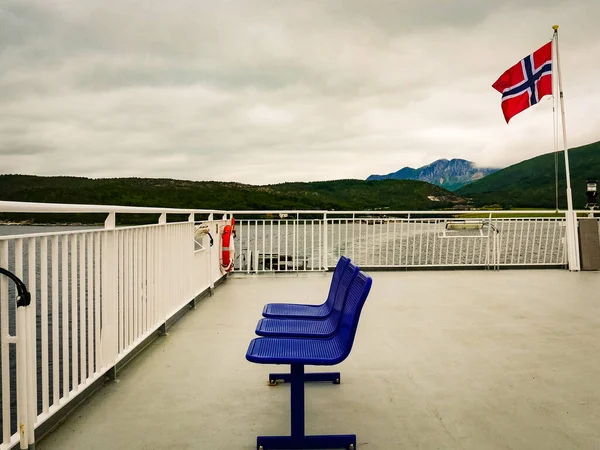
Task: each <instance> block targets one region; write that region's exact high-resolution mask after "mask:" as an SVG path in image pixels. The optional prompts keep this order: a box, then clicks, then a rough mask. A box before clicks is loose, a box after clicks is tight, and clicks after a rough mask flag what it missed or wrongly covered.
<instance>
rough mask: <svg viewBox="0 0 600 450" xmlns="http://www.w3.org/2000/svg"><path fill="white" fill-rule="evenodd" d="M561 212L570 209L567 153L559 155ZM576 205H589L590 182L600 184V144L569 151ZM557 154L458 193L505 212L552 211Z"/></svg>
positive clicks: (494, 175) (530, 161)
mask: <svg viewBox="0 0 600 450" xmlns="http://www.w3.org/2000/svg"><path fill="white" fill-rule="evenodd" d="M558 162H559V164H558V179H559V183H558V189H559V208H561V209H566V207H567V198H566V178H565V157H564V152H560V153H559V155H558ZM569 166H570V169H571V189H572V193H573V205H574V207H575V208H577V209H583V207H584V206H585V204H586V195H585V192H586V180H587V179H588V178H592V179H598V180H600V142H596V143H594V144H589V145H584V146H582V147H577V148H573V149H570V150H569ZM554 174H555V171H554V153H548V154H545V155H541V156H537V157H535V158H532V159H528V160H526V161H522V162H520V163H518V164H515V165H513V166H510V167H507V168H505V169H502V170H499V171H498V172H495V173H492V174H491V175H488V176H487V177H485V178H483V179H481V180H478V181H475V182H473V183H471V184H468V185H466V186H463V187H462V188H460V189H458V190H457V191H456V192H455V193H456V194H457V195H459V196H461V197H468V198H471V199H472V201H473V206H476V207H480V206H487V205H494V204H496V205H501V206H503V207H504V208H508V207H512V208H532V207H535V208H549V209H553V208H554V207H555V204H556V191H555V175H554Z"/></svg>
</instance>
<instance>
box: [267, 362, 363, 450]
mask: <svg viewBox="0 0 600 450" xmlns="http://www.w3.org/2000/svg"><path fill="white" fill-rule="evenodd" d="M290 372H291V373H290V374H286V375H289V377H290V383H291V386H290V401H291V408H290V409H291V436H259V437H258V438H257V440H256V448H257V450H287V449H334V448H343V449H347V450H355V449H356V435H354V434H342V435H332V436H306V435H305V430H304V382H305V380H306V374H305V373H304V366H303V365H301V364H292V367H291V371H290Z"/></svg>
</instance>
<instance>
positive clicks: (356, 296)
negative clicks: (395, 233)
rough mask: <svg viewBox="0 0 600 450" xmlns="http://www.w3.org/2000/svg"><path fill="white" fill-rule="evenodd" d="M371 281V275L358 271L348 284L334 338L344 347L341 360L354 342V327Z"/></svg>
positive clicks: (356, 325) (369, 289)
mask: <svg viewBox="0 0 600 450" xmlns="http://www.w3.org/2000/svg"><path fill="white" fill-rule="evenodd" d="M372 283H373V280H372V279H371V277H370V276H369V275H367V274H366V273H364V272H362V271H360V272H358V274H357V275H356V277H355V278H354V281H353V283H352V285H351V286H350V289H349V292H348V297H347V298H346V302H345V303H344V310H343V311H342V318H341V321H340V325H339V328H338V333H337V335H336V338H337V339H339V342H340V344H341V345H343V346H344V349H345V350H344V355H343V357H342V359H341V360H343V359H345V358H346V357H347V356H348V355H349V354H350V350H351V349H352V344H353V343H354V336H355V335H356V328H357V327H358V319H359V318H360V313H361V311H362V308H363V305H364V304H365V300H367V296H368V295H369V292H370V291H371V284H372Z"/></svg>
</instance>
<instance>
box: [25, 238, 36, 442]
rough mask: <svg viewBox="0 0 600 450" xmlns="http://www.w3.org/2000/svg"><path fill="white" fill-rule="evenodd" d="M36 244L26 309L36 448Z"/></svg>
mask: <svg viewBox="0 0 600 450" xmlns="http://www.w3.org/2000/svg"><path fill="white" fill-rule="evenodd" d="M35 250H36V245H35V238H29V241H28V245H27V251H28V258H27V260H28V275H27V284H28V288H29V292H30V295H31V303H30V304H29V306H27V307H26V308H25V309H26V311H27V316H26V317H27V339H26V340H27V358H28V360H27V364H28V366H27V370H28V372H29V376H28V384H27V397H28V400H29V402H28V414H27V416H28V417H27V419H28V420H27V425H28V428H29V431H28V434H29V439H28V448H29V449H30V450H33V449H34V448H35V422H36V420H37V363H36V356H37V351H36V350H37V348H36V347H37V339H36V329H37V323H36V303H37V279H36V266H37V257H36V251H35Z"/></svg>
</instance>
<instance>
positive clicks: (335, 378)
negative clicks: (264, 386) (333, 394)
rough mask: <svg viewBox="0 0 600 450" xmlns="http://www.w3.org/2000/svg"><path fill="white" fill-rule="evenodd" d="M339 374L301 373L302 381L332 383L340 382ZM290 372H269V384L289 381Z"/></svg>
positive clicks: (274, 384)
mask: <svg viewBox="0 0 600 450" xmlns="http://www.w3.org/2000/svg"><path fill="white" fill-rule="evenodd" d="M341 379H342V378H341V376H340V373H339V372H310V373H304V374H303V381H304V383H306V382H308V381H326V382H329V383H333V384H340V380H341ZM291 381H292V374H291V373H271V374H269V385H270V386H277V385H278V384H279V383H291Z"/></svg>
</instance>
